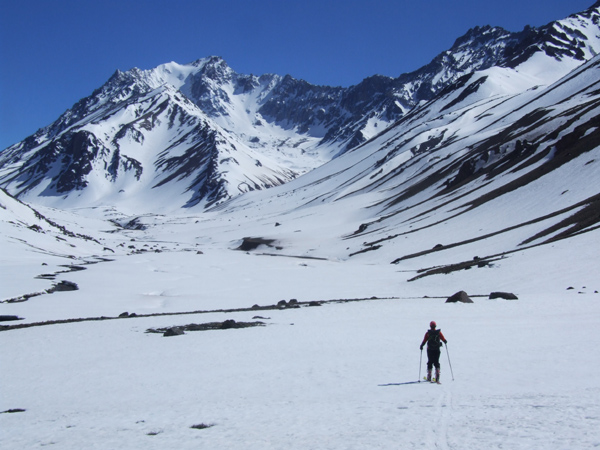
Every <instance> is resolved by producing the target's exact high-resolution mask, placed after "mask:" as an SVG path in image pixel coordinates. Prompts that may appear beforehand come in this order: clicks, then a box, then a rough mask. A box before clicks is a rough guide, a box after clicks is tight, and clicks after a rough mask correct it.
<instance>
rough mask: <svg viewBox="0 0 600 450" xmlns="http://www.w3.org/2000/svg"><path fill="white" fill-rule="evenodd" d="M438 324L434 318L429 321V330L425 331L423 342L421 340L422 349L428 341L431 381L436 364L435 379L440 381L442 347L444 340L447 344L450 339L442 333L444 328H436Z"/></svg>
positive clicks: (428, 368) (429, 378)
mask: <svg viewBox="0 0 600 450" xmlns="http://www.w3.org/2000/svg"><path fill="white" fill-rule="evenodd" d="M436 326H437V324H436V323H435V322H434V321H433V320H432V321H431V322H430V323H429V330H427V332H426V333H425V337H424V338H423V342H421V347H420V348H421V351H423V347H424V346H425V343H426V342H427V381H431V370H432V369H433V366H435V381H436V383H439V382H440V347H441V346H442V342H441V341H443V342H444V344H447V343H448V341H447V340H446V338H445V337H444V335H443V334H442V330H436V329H435V327H436Z"/></svg>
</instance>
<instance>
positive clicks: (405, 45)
mask: <svg viewBox="0 0 600 450" xmlns="http://www.w3.org/2000/svg"><path fill="white" fill-rule="evenodd" d="M593 3H594V0H543V1H540V0H526V1H524V0H502V1H496V0H490V1H487V2H484V1H481V0H453V1H448V0H443V1H442V0H440V1H438V0H431V1H426V0H425V1H414V0H412V1H404V0H396V1H384V0H345V1H342V0H303V1H293V0H288V1H286V0H143V1H142V0H102V1H100V0H94V1H91V0H78V1H73V0H18V1H17V0H0V64H1V69H0V149H4V148H6V147H7V146H9V145H11V144H13V143H15V142H18V141H20V140H22V139H24V138H25V137H27V136H29V135H30V134H33V133H34V132H35V131H36V130H37V129H38V128H40V127H44V126H46V125H48V124H50V123H51V122H53V121H54V120H56V119H57V118H58V116H59V115H60V114H62V113H63V112H64V111H65V110H66V109H68V108H70V107H71V106H72V105H73V104H74V103H75V102H77V101H78V100H79V99H81V98H83V97H86V96H88V95H90V94H91V93H92V91H93V90H94V89H96V88H98V87H100V86H101V85H102V84H103V83H104V82H105V81H106V80H107V79H108V78H109V77H110V75H111V74H112V73H113V72H114V71H115V70H116V69H121V70H127V69H130V68H132V67H139V68H141V69H150V68H152V67H155V66H157V65H159V64H162V63H166V62H169V61H176V62H179V63H187V62H191V61H193V60H196V59H199V58H203V57H206V56H211V55H218V56H222V57H223V58H224V59H225V60H226V61H227V63H228V64H229V65H230V66H231V67H232V68H233V69H234V70H235V71H237V72H240V73H246V74H249V73H253V74H257V75H260V74H263V73H277V74H280V75H285V74H290V75H292V76H294V77H295V78H301V79H305V80H306V81H308V82H310V83H313V84H324V85H333V86H350V85H353V84H357V83H359V82H360V81H361V80H362V79H364V78H365V77H367V76H370V75H374V74H382V75H388V76H394V77H395V76H398V75H400V74H401V73H404V72H410V71H412V70H415V69H418V68H419V67H421V66H423V65H424V64H426V63H427V62H429V61H430V60H431V59H432V58H433V57H435V56H436V55H437V54H438V53H440V52H442V51H444V50H446V49H447V48H449V47H450V46H451V45H452V44H453V43H454V41H455V39H456V38H457V37H459V36H461V35H462V34H464V33H465V32H466V31H467V30H468V29H469V28H472V27H474V26H477V25H488V24H489V25H496V26H501V27H504V28H505V29H507V30H510V31H519V30H521V29H523V27H524V26H525V25H527V24H529V25H532V26H540V25H544V24H546V23H548V22H551V21H552V20H557V19H561V18H564V17H566V16H568V15H569V14H572V13H575V12H579V11H582V10H584V9H586V8H588V7H589V6H591V5H592V4H593Z"/></svg>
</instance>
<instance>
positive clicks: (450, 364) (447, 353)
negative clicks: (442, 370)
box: [446, 343, 454, 381]
mask: <svg viewBox="0 0 600 450" xmlns="http://www.w3.org/2000/svg"><path fill="white" fill-rule="evenodd" d="M446 355H448V365H449V366H450V373H451V374H452V381H454V372H452V363H450V353H449V352H448V343H446Z"/></svg>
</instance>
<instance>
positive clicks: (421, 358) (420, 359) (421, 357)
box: [419, 349, 423, 383]
mask: <svg viewBox="0 0 600 450" xmlns="http://www.w3.org/2000/svg"><path fill="white" fill-rule="evenodd" d="M421 361H423V349H421V356H420V357H419V383H420V382H421Z"/></svg>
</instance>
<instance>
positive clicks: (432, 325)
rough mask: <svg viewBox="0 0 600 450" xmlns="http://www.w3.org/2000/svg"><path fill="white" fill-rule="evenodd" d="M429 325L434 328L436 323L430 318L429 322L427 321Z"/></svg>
mask: <svg viewBox="0 0 600 450" xmlns="http://www.w3.org/2000/svg"><path fill="white" fill-rule="evenodd" d="M429 326H430V327H431V328H435V327H436V326H437V323H435V320H432V321H431V322H429Z"/></svg>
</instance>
